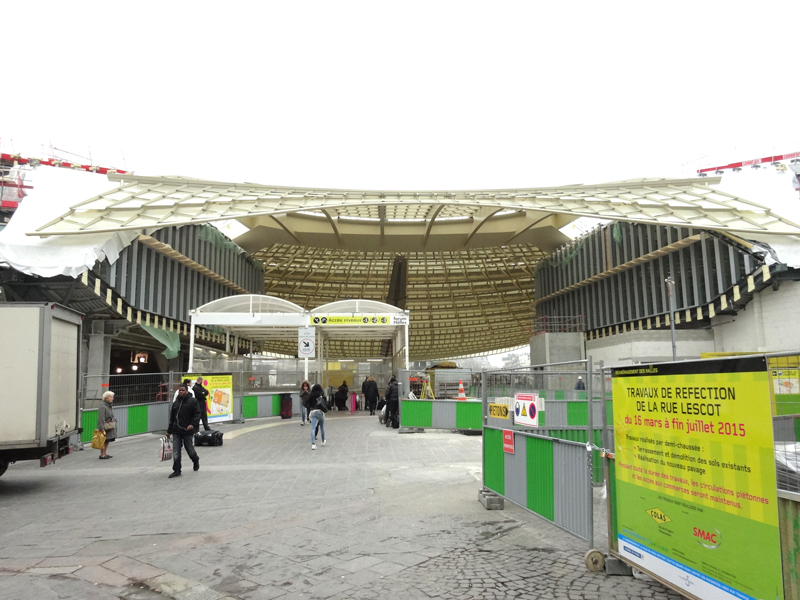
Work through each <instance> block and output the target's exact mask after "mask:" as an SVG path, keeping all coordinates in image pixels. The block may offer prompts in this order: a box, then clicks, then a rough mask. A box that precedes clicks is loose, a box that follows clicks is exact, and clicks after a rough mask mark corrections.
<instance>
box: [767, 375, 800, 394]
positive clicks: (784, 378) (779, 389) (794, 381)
mask: <svg viewBox="0 0 800 600" xmlns="http://www.w3.org/2000/svg"><path fill="white" fill-rule="evenodd" d="M770 372H771V373H772V385H773V391H774V392H775V394H776V395H777V394H800V379H798V374H797V369H772V371H770Z"/></svg>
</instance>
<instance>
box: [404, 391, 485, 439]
mask: <svg viewBox="0 0 800 600" xmlns="http://www.w3.org/2000/svg"><path fill="white" fill-rule="evenodd" d="M482 416H483V412H482V408H481V401H480V400H466V401H465V400H461V401H459V400H405V399H404V400H402V401H401V402H400V426H401V427H419V428H422V429H461V430H468V431H481V428H482V427H483V418H482Z"/></svg>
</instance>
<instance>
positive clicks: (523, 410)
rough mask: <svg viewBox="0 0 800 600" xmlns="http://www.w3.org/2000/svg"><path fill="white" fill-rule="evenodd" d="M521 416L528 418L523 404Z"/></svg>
mask: <svg viewBox="0 0 800 600" xmlns="http://www.w3.org/2000/svg"><path fill="white" fill-rule="evenodd" d="M521 416H523V417H527V416H528V413H527V411H526V410H525V405H524V404H523V405H522V415H521Z"/></svg>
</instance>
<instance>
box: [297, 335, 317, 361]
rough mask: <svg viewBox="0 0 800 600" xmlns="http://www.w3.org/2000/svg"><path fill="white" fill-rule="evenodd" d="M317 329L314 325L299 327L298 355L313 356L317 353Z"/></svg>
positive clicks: (301, 356) (302, 356) (300, 356)
mask: <svg viewBox="0 0 800 600" xmlns="http://www.w3.org/2000/svg"><path fill="white" fill-rule="evenodd" d="M315 337H316V329H315V328H314V327H298V328H297V356H298V357H299V358H311V357H313V356H314V354H315V353H316V344H315Z"/></svg>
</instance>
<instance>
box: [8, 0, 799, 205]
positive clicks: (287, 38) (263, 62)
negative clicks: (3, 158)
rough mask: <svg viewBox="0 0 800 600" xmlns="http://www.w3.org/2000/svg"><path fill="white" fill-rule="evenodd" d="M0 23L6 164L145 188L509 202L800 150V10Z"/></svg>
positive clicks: (24, 6) (68, 6) (517, 5)
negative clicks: (490, 191)
mask: <svg viewBox="0 0 800 600" xmlns="http://www.w3.org/2000/svg"><path fill="white" fill-rule="evenodd" d="M2 19H3V23H4V25H3V36H2V44H3V48H4V49H5V56H6V58H5V60H4V64H5V69H4V81H5V82H6V85H5V86H4V89H3V93H2V94H0V108H1V109H2V110H1V111H0V115H2V118H1V119H0V149H2V151H17V152H22V153H25V154H30V155H34V156H40V155H42V147H45V148H48V147H49V146H50V145H53V146H55V147H57V148H62V149H64V150H68V151H70V152H74V153H76V154H80V155H84V156H87V155H88V153H89V151H90V149H91V153H92V156H93V157H94V158H95V159H96V160H98V159H99V160H100V161H102V162H105V163H112V164H114V165H115V166H118V167H120V168H126V169H129V170H134V171H136V172H138V173H142V174H153V175H167V174H180V175H188V176H193V177H201V178H213V179H220V180H226V181H254V182H260V183H271V184H280V185H298V186H332V187H354V188H358V187H363V188H383V189H397V188H406V189H407V188H427V189H431V188H450V189H457V188H480V187H484V188H486V187H495V188H497V187H500V188H502V187H521V186H526V187H527V186H539V185H561V184H568V183H591V182H601V181H611V180H614V179H621V178H630V177H642V176H682V175H688V174H690V173H693V171H694V169H697V168H699V167H703V166H714V165H716V164H719V163H727V162H731V161H735V160H741V159H746V158H756V157H760V156H764V155H768V154H772V153H783V152H793V151H798V150H800V128H798V124H797V114H796V108H797V97H798V92H799V91H800V78H799V77H798V70H797V53H798V48H797V43H796V40H797V30H798V15H797V4H796V3H795V2H781V1H779V2H771V3H753V2H747V3H736V2H709V1H701V2H697V1H693V2H670V3H663V2H662V3H653V2H641V1H637V2H552V1H549V2H465V1H458V2H433V1H426V2H408V1H404V2H394V3H389V2H374V1H373V2H346V1H336V2H331V1H326V2H285V1H282V2H250V3H244V2H230V1H229V2H214V3H205V2H191V3H178V2H137V3H135V4H132V3H112V2H97V3H82V2H73V3H64V2H59V3H55V2H35V3H34V2H15V3H6V4H4V6H3V9H2ZM123 156H124V159H123ZM34 183H35V180H34Z"/></svg>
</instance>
